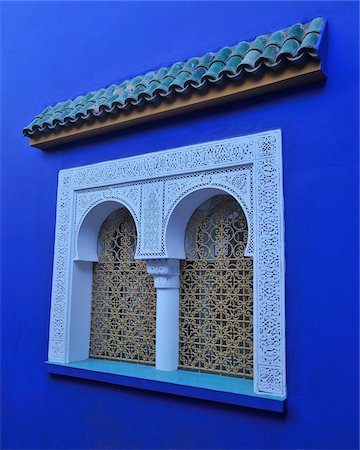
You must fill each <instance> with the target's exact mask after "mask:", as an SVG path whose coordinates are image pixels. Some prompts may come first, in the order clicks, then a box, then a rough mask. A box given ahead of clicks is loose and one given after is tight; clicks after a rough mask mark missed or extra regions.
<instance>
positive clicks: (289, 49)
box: [23, 18, 324, 136]
mask: <svg viewBox="0 0 360 450" xmlns="http://www.w3.org/2000/svg"><path fill="white" fill-rule="evenodd" d="M323 27H324V19H322V18H316V19H314V20H312V21H311V22H308V23H306V24H304V25H303V24H300V23H297V24H295V25H293V26H291V27H289V28H286V29H283V30H279V31H275V32H274V33H271V34H267V35H261V36H259V37H257V38H256V39H255V40H254V41H252V42H246V41H241V42H239V43H238V44H236V45H234V46H231V47H229V46H227V47H223V48H222V49H220V50H219V51H218V52H216V53H213V52H209V53H206V54H205V55H203V56H201V57H192V58H189V59H188V60H187V61H185V62H176V63H175V64H173V65H172V66H171V67H162V68H160V69H158V70H155V71H150V72H147V73H146V74H144V75H140V76H137V77H134V78H132V79H130V80H124V81H122V82H121V83H119V84H112V85H111V86H108V87H107V88H102V89H99V90H97V91H91V92H88V93H87V94H85V95H79V96H78V97H76V98H75V99H74V100H70V99H68V100H65V101H62V102H58V103H57V104H56V105H54V106H47V107H46V108H44V109H43V110H42V112H41V113H40V114H38V115H37V116H36V117H35V119H34V120H32V121H31V123H30V124H29V125H28V126H27V127H25V128H24V130H23V132H24V135H26V136H31V135H34V134H36V135H38V134H40V133H42V132H45V131H51V130H52V129H60V128H61V127H65V126H68V124H72V123H81V121H84V120H88V119H89V118H91V116H94V117H97V116H99V115H101V116H102V117H105V116H106V114H110V113H113V112H120V111H121V110H127V109H129V108H135V107H136V105H138V104H139V103H141V102H143V101H157V102H160V101H162V98H163V97H167V96H170V95H171V94H172V93H173V92H177V95H180V94H181V92H183V91H184V90H185V89H186V90H189V89H192V90H195V89H198V88H200V87H201V86H203V85H205V84H207V85H208V86H211V83H218V82H219V80H221V81H222V82H223V80H226V79H230V78H233V77H238V75H239V74H240V73H243V74H245V75H246V74H247V73H248V72H256V71H257V70H259V69H260V66H264V65H265V67H266V70H271V69H272V67H275V66H277V64H278V62H279V61H280V59H286V60H287V61H288V63H294V61H295V60H297V59H299V58H300V57H301V58H302V57H303V56H304V55H305V56H306V57H307V58H317V59H319V58H320V57H319V54H318V47H319V39H320V36H321V34H320V33H322V30H323ZM243 78H244V77H242V78H241V80H238V82H242V80H243Z"/></svg>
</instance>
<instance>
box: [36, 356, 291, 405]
mask: <svg viewBox="0 0 360 450" xmlns="http://www.w3.org/2000/svg"><path fill="white" fill-rule="evenodd" d="M45 365H46V369H47V371H48V372H49V373H53V374H58V375H67V376H71V377H75V378H84V379H87V380H94V381H102V382H104V383H110V384H116V385H120V386H129V387H134V388H139V389H146V390H150V391H157V392H165V393H167V394H174V395H180V396H184V397H192V398H199V399H203V400H210V401H215V402H221V403H229V404H232V405H239V406H246V407H249V408H257V409H263V410H268V411H275V412H285V409H286V400H285V399H283V398H282V397H276V396H270V395H263V394H255V393H254V390H253V382H252V381H251V380H244V379H241V378H233V377H226V376H220V375H211V374H207V373H200V372H190V371H186V370H176V371H174V372H162V371H159V370H156V369H155V367H152V366H145V365H141V364H132V363H125V362H116V361H105V360H99V359H86V360H84V361H78V362H73V363H69V364H61V363H54V362H46V363H45Z"/></svg>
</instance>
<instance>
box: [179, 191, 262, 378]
mask: <svg viewBox="0 0 360 450" xmlns="http://www.w3.org/2000/svg"><path fill="white" fill-rule="evenodd" d="M247 238H248V227H247V222H246V218H245V214H244V212H243V210H242V209H241V207H240V205H239V204H238V202H237V201H236V200H235V199H234V198H233V197H231V196H228V195H218V196H216V197H213V198H211V199H210V200H208V201H206V202H205V203H203V204H202V205H201V206H200V207H199V208H198V209H197V210H196V211H195V213H194V214H193V216H192V217H191V219H190V221H189V224H188V227H187V231H186V238H185V251H186V259H185V260H184V261H182V262H181V274H180V280H181V281H180V346H179V360H180V363H179V366H180V368H182V369H190V370H199V371H204V372H211V373H219V374H225V375H231V376H239V377H243V378H252V377H253V261H252V258H251V257H245V256H244V252H245V248H246V243H247Z"/></svg>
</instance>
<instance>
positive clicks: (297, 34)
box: [287, 23, 304, 42]
mask: <svg viewBox="0 0 360 450" xmlns="http://www.w3.org/2000/svg"><path fill="white" fill-rule="evenodd" d="M287 35H288V37H289V38H294V39H297V40H298V41H299V42H301V39H302V38H303V36H304V27H303V25H302V24H301V23H296V24H295V25H293V26H292V27H290V28H289V31H288V33H287Z"/></svg>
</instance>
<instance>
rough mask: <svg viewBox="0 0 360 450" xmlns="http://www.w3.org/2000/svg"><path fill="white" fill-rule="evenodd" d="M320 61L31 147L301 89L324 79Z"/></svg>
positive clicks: (68, 131)
mask: <svg viewBox="0 0 360 450" xmlns="http://www.w3.org/2000/svg"><path fill="white" fill-rule="evenodd" d="M325 78H326V77H325V75H324V73H323V71H322V69H321V65H320V62H319V61H310V62H309V63H307V64H306V65H305V66H304V67H301V68H297V67H289V68H287V69H285V70H284V71H283V72H281V73H280V74H276V73H273V72H268V73H265V74H264V75H263V76H262V77H261V78H260V79H256V78H255V77H251V78H248V79H246V80H245V81H244V82H242V83H236V82H229V83H228V84H227V85H226V86H225V87H223V88H219V87H215V86H214V87H212V88H210V89H209V90H208V91H207V92H206V93H205V94H204V93H201V92H197V91H194V93H193V94H192V95H191V96H189V97H178V98H175V99H174V100H173V101H169V100H166V99H165V100H163V101H162V102H161V103H159V104H155V105H153V104H148V105H147V106H146V107H145V108H144V109H142V110H139V109H133V110H131V111H130V112H126V111H121V112H120V113H119V114H116V115H114V116H109V117H108V118H106V119H105V120H104V119H101V120H100V119H97V120H95V121H93V122H92V123H86V122H85V123H84V124H82V125H80V126H79V125H74V126H73V127H70V128H65V129H62V130H61V129H60V130H59V131H54V132H52V133H50V134H43V135H40V136H37V137H31V138H30V145H31V146H33V147H38V148H41V149H47V148H49V147H53V146H55V145H59V144H63V143H66V142H72V141H75V140H78V139H83V138H86V137H89V136H95V135H98V134H101V133H108V132H110V131H115V130H119V129H121V128H125V127H130V126H132V125H136V124H139V123H143V122H148V121H150V120H156V119H162V118H165V117H169V116H173V115H176V114H181V113H184V112H188V111H194V110H197V109H201V108H208V107H210V106H213V105H218V104H222V103H227V102H230V101H233V100H239V99H244V98H248V97H252V96H255V95H260V94H264V93H268V92H273V91H278V90H282V89H285V88H288V87H293V86H299V85H301V84H305V83H310V82H313V81H317V80H322V79H325Z"/></svg>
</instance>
